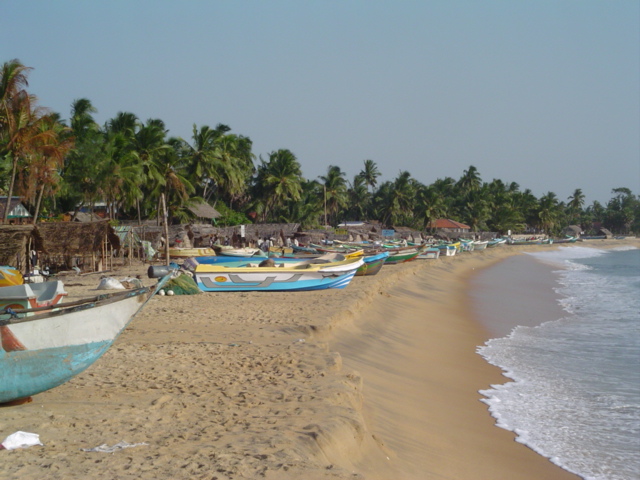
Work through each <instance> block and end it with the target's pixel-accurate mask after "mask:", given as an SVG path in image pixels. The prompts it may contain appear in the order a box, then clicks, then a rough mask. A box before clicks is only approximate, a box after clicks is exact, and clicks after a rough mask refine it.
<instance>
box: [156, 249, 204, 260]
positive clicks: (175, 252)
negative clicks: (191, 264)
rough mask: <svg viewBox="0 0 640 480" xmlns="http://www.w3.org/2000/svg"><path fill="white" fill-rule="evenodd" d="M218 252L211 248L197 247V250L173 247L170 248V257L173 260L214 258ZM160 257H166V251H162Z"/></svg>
mask: <svg viewBox="0 0 640 480" xmlns="http://www.w3.org/2000/svg"><path fill="white" fill-rule="evenodd" d="M215 254H216V251H215V250H214V249H213V248H209V247H197V248H181V247H171V248H169V256H170V257H171V258H190V257H213V256H215ZM160 256H161V257H164V251H160Z"/></svg>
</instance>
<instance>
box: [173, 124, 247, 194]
mask: <svg viewBox="0 0 640 480" xmlns="http://www.w3.org/2000/svg"><path fill="white" fill-rule="evenodd" d="M229 130H230V128H229V127H228V126H226V125H223V124H218V125H217V126H216V128H215V129H213V128H211V127H209V126H207V125H204V126H202V127H201V128H200V129H198V127H197V126H196V125H194V126H193V135H192V141H193V143H192V145H189V144H188V143H187V142H185V141H184V140H182V139H177V141H176V142H175V146H176V148H177V149H178V150H179V151H180V155H181V156H182V157H183V158H184V159H185V161H186V162H187V163H188V165H189V177H190V179H191V181H192V182H193V183H194V185H196V186H198V192H199V193H200V194H201V196H202V197H203V198H204V199H205V200H206V201H208V200H209V198H210V197H211V195H212V194H213V193H214V190H217V192H218V195H219V196H222V197H225V198H227V199H228V200H229V201H233V200H234V199H237V198H239V197H240V196H242V195H243V194H244V192H245V191H246V189H247V184H248V180H249V178H250V177H251V175H252V174H253V173H254V166H253V158H254V155H253V153H252V152H251V148H252V142H251V139H249V138H248V137H244V136H242V135H235V134H230V133H228V132H229Z"/></svg>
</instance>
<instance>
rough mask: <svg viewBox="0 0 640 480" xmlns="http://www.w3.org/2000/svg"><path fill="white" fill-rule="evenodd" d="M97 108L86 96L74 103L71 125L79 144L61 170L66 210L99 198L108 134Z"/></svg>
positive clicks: (63, 201)
mask: <svg viewBox="0 0 640 480" xmlns="http://www.w3.org/2000/svg"><path fill="white" fill-rule="evenodd" d="M96 111H97V110H96V109H95V107H94V106H93V105H92V104H91V101H89V100H88V99H86V98H80V99H76V100H74V101H73V103H72V104H71V119H70V127H71V135H72V136H73V137H74V139H75V144H74V147H73V149H71V150H70V151H69V153H68V155H67V156H66V158H65V165H64V167H63V169H62V170H61V176H62V180H63V184H62V191H63V194H62V196H61V198H60V199H59V200H60V201H61V203H62V205H63V207H66V211H70V210H72V209H73V210H75V211H77V209H78V208H79V207H82V206H83V205H84V204H93V203H94V202H95V201H96V200H97V196H98V179H99V178H100V174H99V171H100V168H101V165H102V163H103V161H104V156H105V149H106V148H105V147H106V137H105V135H104V134H103V132H102V131H101V129H100V126H99V125H98V124H97V123H96V122H95V120H94V119H93V115H92V114H94V113H96Z"/></svg>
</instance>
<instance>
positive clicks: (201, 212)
mask: <svg viewBox="0 0 640 480" xmlns="http://www.w3.org/2000/svg"><path fill="white" fill-rule="evenodd" d="M189 210H190V211H191V213H193V214H194V215H195V216H196V217H197V218H203V219H207V220H213V219H214V218H220V217H221V216H222V214H221V213H220V212H218V211H217V210H216V209H215V208H213V207H212V206H211V205H209V204H208V203H199V204H197V205H193V206H191V207H189Z"/></svg>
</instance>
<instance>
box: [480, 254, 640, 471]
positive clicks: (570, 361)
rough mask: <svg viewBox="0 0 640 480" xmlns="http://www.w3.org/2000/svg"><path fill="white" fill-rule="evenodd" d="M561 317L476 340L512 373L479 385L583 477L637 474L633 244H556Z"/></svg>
mask: <svg viewBox="0 0 640 480" xmlns="http://www.w3.org/2000/svg"><path fill="white" fill-rule="evenodd" d="M534 256H536V257H537V258H538V257H544V258H540V259H541V260H544V261H546V262H547V263H550V264H553V265H555V266H561V267H562V270H561V271H560V273H559V275H560V287H559V288H558V293H560V294H561V295H562V297H563V299H562V306H563V307H564V308H565V310H566V311H567V315H566V316H565V317H564V318H561V319H558V320H555V321H551V322H546V323H545V324H543V325H540V326H538V327H517V328H516V329H514V330H513V331H512V333H511V334H510V335H509V336H508V337H505V338H499V339H494V340H491V341H489V342H487V343H486V345H485V346H483V347H480V348H479V349H478V351H479V353H480V354H481V355H482V356H483V357H484V358H486V359H487V361H489V362H490V363H492V364H494V365H497V366H499V367H501V368H502V369H503V370H504V371H505V374H506V375H507V376H508V377H509V378H511V379H513V381H512V382H508V383H505V384H504V385H492V388H491V389H488V390H483V391H482V392H481V394H482V395H484V396H485V397H486V398H485V399H484V400H483V401H484V402H485V403H487V405H489V409H490V411H491V414H492V415H493V416H494V417H495V418H496V422H497V425H498V426H500V427H502V428H505V429H508V430H511V431H514V432H515V433H516V434H517V440H518V441H519V442H521V443H524V444H526V445H527V446H529V447H530V448H532V449H533V450H535V451H536V452H538V453H540V454H542V455H544V456H547V457H549V458H550V459H551V460H552V461H553V462H554V463H556V464H558V465H560V466H562V467H564V468H565V469H567V470H569V471H572V472H574V473H577V474H579V475H581V476H583V477H584V478H587V479H607V480H618V479H620V480H622V479H625V480H626V479H631V478H640V459H639V458H638V455H637V453H638V451H640V356H639V354H638V352H639V351H640V313H639V312H640V251H637V250H636V251H635V252H633V251H628V250H617V251H605V250H599V249H592V248H584V247H572V248H562V249H559V250H556V251H550V252H545V253H544V255H539V254H536V255H534Z"/></svg>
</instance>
